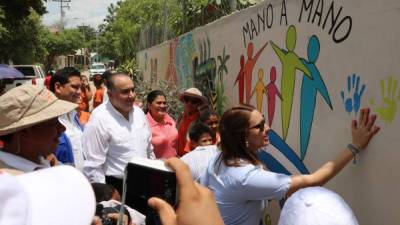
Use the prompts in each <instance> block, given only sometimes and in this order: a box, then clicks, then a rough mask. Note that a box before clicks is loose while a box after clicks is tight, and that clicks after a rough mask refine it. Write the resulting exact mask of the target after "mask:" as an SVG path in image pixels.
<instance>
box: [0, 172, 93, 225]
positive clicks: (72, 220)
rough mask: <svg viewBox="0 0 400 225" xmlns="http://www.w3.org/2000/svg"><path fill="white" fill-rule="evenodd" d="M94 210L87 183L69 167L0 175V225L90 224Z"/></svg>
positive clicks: (89, 186)
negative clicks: (15, 174)
mask: <svg viewBox="0 0 400 225" xmlns="http://www.w3.org/2000/svg"><path fill="white" fill-rule="evenodd" d="M95 208H96V202H95V197H94V193H93V189H92V187H91V185H90V183H89V181H88V180H87V179H86V178H85V177H84V176H83V174H82V173H81V172H79V171H78V170H76V169H75V168H73V167H71V166H56V167H52V168H49V169H41V170H38V171H35V172H30V173H24V174H22V175H17V176H12V175H10V174H6V173H2V174H0V224H7V225H22V224H24V225H90V224H91V221H92V219H93V216H94V213H95Z"/></svg>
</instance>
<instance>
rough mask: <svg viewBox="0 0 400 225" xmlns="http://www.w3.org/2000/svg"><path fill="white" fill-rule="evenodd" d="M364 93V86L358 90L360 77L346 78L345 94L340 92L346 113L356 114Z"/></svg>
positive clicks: (354, 75)
mask: <svg viewBox="0 0 400 225" xmlns="http://www.w3.org/2000/svg"><path fill="white" fill-rule="evenodd" d="M364 91H365V84H363V85H362V86H361V89H360V76H357V75H356V74H353V75H352V76H348V77H347V93H346V94H345V92H344V91H341V92H340V95H341V96H342V101H343V104H344V108H345V110H346V111H347V112H348V113H351V112H354V113H355V114H357V113H358V111H359V110H360V106H361V98H362V96H363V94H364Z"/></svg>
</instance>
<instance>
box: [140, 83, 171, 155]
mask: <svg viewBox="0 0 400 225" xmlns="http://www.w3.org/2000/svg"><path fill="white" fill-rule="evenodd" d="M147 109H148V112H147V114H146V117H147V121H148V122H149V126H150V128H151V132H152V138H151V144H152V145H153V147H154V153H155V155H156V157H157V158H171V157H176V156H177V153H176V145H177V140H178V130H177V129H176V124H175V121H174V119H172V117H171V116H170V115H168V113H167V100H166V97H165V94H164V93H163V92H162V91H159V90H154V91H151V92H150V93H149V94H148V95H147Z"/></svg>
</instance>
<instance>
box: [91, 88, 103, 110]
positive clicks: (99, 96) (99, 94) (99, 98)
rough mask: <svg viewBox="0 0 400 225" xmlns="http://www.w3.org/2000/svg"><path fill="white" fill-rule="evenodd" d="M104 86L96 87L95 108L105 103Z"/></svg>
mask: <svg viewBox="0 0 400 225" xmlns="http://www.w3.org/2000/svg"><path fill="white" fill-rule="evenodd" d="M103 95H104V88H103V87H100V88H96V92H95V93H94V97H93V109H94V108H96V107H97V106H99V105H100V104H101V103H103Z"/></svg>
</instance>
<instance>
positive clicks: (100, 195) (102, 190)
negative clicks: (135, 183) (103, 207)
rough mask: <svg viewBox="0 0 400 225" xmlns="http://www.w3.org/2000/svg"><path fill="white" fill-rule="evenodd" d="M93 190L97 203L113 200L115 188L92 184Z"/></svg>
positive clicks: (107, 185)
mask: <svg viewBox="0 0 400 225" xmlns="http://www.w3.org/2000/svg"><path fill="white" fill-rule="evenodd" d="M92 188H93V192H94V196H95V197H96V202H102V201H108V200H111V198H112V195H113V193H114V191H115V188H114V187H113V186H111V185H109V184H102V183H92Z"/></svg>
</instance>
